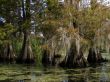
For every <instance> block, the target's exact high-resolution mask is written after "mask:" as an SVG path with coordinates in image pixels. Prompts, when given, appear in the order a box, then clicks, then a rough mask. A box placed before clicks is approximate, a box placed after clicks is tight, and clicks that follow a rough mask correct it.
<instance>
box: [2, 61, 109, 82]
mask: <svg viewBox="0 0 110 82" xmlns="http://www.w3.org/2000/svg"><path fill="white" fill-rule="evenodd" d="M109 64H110V63H107V64H105V63H104V64H102V65H101V66H99V67H95V68H94V67H88V68H81V69H80V68H79V69H61V68H35V67H32V66H30V67H29V66H28V67H27V66H23V67H21V66H14V67H13V66H3V65H1V67H0V82H110V79H109V78H110V70H109V69H110V66H108V65H109Z"/></svg>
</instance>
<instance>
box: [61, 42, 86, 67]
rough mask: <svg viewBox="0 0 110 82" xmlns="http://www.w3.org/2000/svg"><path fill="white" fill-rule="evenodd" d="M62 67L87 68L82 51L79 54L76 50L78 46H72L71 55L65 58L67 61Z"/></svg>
mask: <svg viewBox="0 0 110 82" xmlns="http://www.w3.org/2000/svg"><path fill="white" fill-rule="evenodd" d="M60 66H62V67H68V68H75V67H86V66H87V61H86V59H85V58H84V56H83V53H82V51H81V50H80V52H79V54H78V52H77V50H76V45H74V44H72V45H71V48H70V50H69V53H68V54H67V56H66V57H65V60H64V61H63V62H62V63H61V64H60Z"/></svg>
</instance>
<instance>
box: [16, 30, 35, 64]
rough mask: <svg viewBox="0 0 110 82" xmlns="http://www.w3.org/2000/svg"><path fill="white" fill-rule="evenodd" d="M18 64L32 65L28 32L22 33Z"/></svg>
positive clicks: (32, 56)
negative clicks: (22, 38)
mask: <svg viewBox="0 0 110 82" xmlns="http://www.w3.org/2000/svg"><path fill="white" fill-rule="evenodd" d="M17 62H18V63H27V64H28V63H34V62H35V58H34V55H33V52H32V48H31V45H30V43H29V32H28V31H25V32H24V40H23V45H22V50H21V54H20V55H19V57H18V60H17Z"/></svg>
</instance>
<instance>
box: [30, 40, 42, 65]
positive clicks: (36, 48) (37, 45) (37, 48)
mask: <svg viewBox="0 0 110 82" xmlns="http://www.w3.org/2000/svg"><path fill="white" fill-rule="evenodd" d="M31 46H32V50H33V53H34V56H35V58H36V60H37V62H36V63H37V64H41V60H42V49H41V40H40V39H38V38H31Z"/></svg>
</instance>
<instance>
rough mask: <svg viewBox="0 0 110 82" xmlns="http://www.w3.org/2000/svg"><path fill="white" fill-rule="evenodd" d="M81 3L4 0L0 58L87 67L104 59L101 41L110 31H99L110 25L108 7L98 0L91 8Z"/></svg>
mask: <svg viewBox="0 0 110 82" xmlns="http://www.w3.org/2000/svg"><path fill="white" fill-rule="evenodd" d="M72 1H73V2H72ZM7 2H8V3H7ZM80 3H81V0H76V1H74V0H70V2H69V0H66V1H65V2H64V3H59V2H58V0H45V1H39V0H26V1H25V0H17V1H15V0H8V1H7V0H1V1H0V11H2V12H1V13H0V16H1V17H3V18H4V19H6V23H5V24H3V25H0V61H1V62H17V63H35V62H40V63H43V65H46V66H48V65H53V66H62V67H85V66H88V63H89V64H93V63H101V62H102V61H105V59H103V58H102V55H101V49H102V48H100V45H101V44H102V43H101V41H99V40H100V38H101V37H102V36H103V37H105V36H107V35H108V34H109V33H108V34H103V33H100V32H101V31H100V30H103V28H107V26H105V25H104V24H105V23H106V21H107V19H108V20H109V17H110V14H109V11H110V10H109V7H107V6H105V5H102V4H101V3H98V2H97V0H91V3H90V6H88V7H81V6H79V4H80ZM32 33H33V34H32ZM39 33H40V35H42V37H41V36H39ZM99 34H100V36H99ZM97 37H98V38H97ZM96 42H97V43H98V45H97V44H96ZM102 42H104V41H102ZM86 51H87V52H88V58H87V59H86V58H85V56H84V53H85V52H86Z"/></svg>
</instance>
